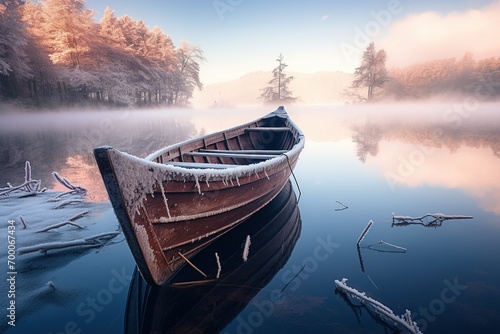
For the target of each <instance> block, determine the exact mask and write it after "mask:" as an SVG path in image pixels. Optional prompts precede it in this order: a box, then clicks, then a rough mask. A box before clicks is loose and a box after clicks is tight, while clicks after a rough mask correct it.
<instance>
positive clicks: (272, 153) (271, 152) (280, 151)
mask: <svg viewBox="0 0 500 334" xmlns="http://www.w3.org/2000/svg"><path fill="white" fill-rule="evenodd" d="M200 152H207V153H219V152H222V153H233V154H268V155H275V154H283V153H286V152H288V151H287V150H214V149H207V148H200Z"/></svg>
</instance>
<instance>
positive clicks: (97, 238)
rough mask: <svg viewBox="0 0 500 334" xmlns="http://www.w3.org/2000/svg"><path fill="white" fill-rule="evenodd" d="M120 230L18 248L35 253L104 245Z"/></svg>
mask: <svg viewBox="0 0 500 334" xmlns="http://www.w3.org/2000/svg"><path fill="white" fill-rule="evenodd" d="M118 234H120V232H106V233H101V234H97V235H94V236H91V237H88V238H85V239H76V240H72V241H63V242H48V243H43V244H38V245H33V246H27V247H21V248H19V249H18V250H17V252H18V253H19V254H20V255H21V254H26V253H33V252H37V251H41V252H44V253H45V252H47V251H49V250H53V249H61V248H68V247H81V246H86V247H98V246H102V245H104V244H105V243H106V242H107V241H109V240H111V239H113V238H114V237H116V236H117V235H118Z"/></svg>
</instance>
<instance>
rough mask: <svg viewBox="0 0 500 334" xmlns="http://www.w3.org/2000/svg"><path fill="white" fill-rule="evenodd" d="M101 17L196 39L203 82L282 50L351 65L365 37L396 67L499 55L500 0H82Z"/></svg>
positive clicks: (294, 62)
mask: <svg viewBox="0 0 500 334" xmlns="http://www.w3.org/2000/svg"><path fill="white" fill-rule="evenodd" d="M86 6H87V8H89V9H93V10H94V11H95V12H96V16H95V18H96V20H100V19H101V17H102V14H103V13H104V9H105V8H106V7H107V6H109V7H110V8H111V9H112V10H114V11H115V15H116V16H122V15H124V14H128V15H129V16H131V17H132V18H133V19H135V20H143V21H144V22H145V23H146V25H147V26H148V27H149V28H153V27H154V26H155V25H158V26H159V27H160V28H161V29H162V30H163V31H164V32H165V33H166V34H168V35H169V36H170V37H171V38H172V40H173V41H174V44H175V45H179V44H180V42H181V41H182V40H186V41H188V42H190V43H191V44H195V45H197V46H199V47H200V48H201V49H202V50H203V52H204V56H205V58H206V62H204V63H203V64H202V66H201V70H200V76H201V80H202V82H203V83H204V84H205V85H206V84H211V83H216V82H220V81H227V80H232V79H236V78H239V77H241V76H243V75H245V74H247V73H250V72H255V71H269V72H270V71H272V69H273V68H274V67H276V65H277V61H276V58H277V57H278V56H279V54H280V53H282V54H283V56H284V60H285V63H286V64H287V65H288V68H287V70H288V71H290V72H302V73H315V72H321V71H342V72H351V73H352V72H354V68H355V67H357V66H359V64H360V61H361V54H362V52H363V50H364V49H365V48H366V46H367V45H368V43H369V42H371V41H373V42H375V46H376V48H377V49H381V48H383V49H384V50H386V52H387V55H388V61H387V66H388V67H389V68H391V67H402V66H408V65H411V64H414V63H418V62H422V61H426V60H431V59H441V58H451V57H456V58H457V59H458V58H461V57H462V56H463V55H464V54H465V52H472V53H473V54H474V55H475V57H476V58H477V59H480V58H485V57H492V56H496V57H500V41H499V39H498V36H497V33H498V31H499V30H500V0H456V1H451V0H447V1H436V0H371V1H370V0H358V1H333V0H330V1H327V0H310V1H305V0H303V1H298V0H288V1H286V0H276V1H269V0H267V1H266V0H253V1H252V0H206V1H202V0H182V1H181V0H162V1H160V0H157V1H153V0H141V1H137V0H87V1H86Z"/></svg>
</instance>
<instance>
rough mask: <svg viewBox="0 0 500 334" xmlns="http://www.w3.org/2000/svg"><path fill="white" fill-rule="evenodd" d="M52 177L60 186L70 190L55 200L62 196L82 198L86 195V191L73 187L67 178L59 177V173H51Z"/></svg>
mask: <svg viewBox="0 0 500 334" xmlns="http://www.w3.org/2000/svg"><path fill="white" fill-rule="evenodd" d="M52 176H53V177H54V179H55V180H56V181H57V182H59V183H60V184H62V185H63V186H65V187H66V188H68V189H69V190H70V191H67V192H65V193H62V194H60V195H58V196H56V197H55V198H58V197H62V196H65V195H82V196H85V195H86V194H87V189H85V188H84V187H82V186H75V185H74V184H72V183H71V182H70V181H69V180H68V179H67V178H65V177H62V176H61V175H59V173H57V172H52Z"/></svg>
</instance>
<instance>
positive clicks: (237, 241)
mask: <svg viewBox="0 0 500 334" xmlns="http://www.w3.org/2000/svg"><path fill="white" fill-rule="evenodd" d="M300 232H301V219H300V212H299V207H298V205H297V198H296V196H295V192H294V191H293V188H292V185H291V183H290V181H289V182H287V183H286V185H285V187H284V188H283V190H282V191H281V192H280V193H279V194H278V196H276V197H275V198H274V199H273V200H272V201H271V202H270V203H269V204H268V205H266V206H265V207H264V208H262V209H260V210H259V211H258V212H256V213H254V214H253V215H252V216H250V217H249V218H247V219H246V220H245V221H243V222H241V223H240V224H238V225H237V226H236V227H235V228H233V229H231V230H230V231H229V232H228V233H226V234H224V235H223V236H221V237H220V238H218V239H217V240H215V241H214V242H213V243H211V244H210V245H208V246H207V247H205V248H204V249H203V250H202V251H200V252H199V253H198V254H196V256H194V257H193V258H192V262H193V263H194V264H195V265H196V266H197V267H198V268H200V269H201V270H203V272H204V273H206V274H207V276H208V277H207V278H203V277H202V276H201V275H200V273H198V272H196V271H195V270H194V269H193V268H192V267H190V266H184V267H182V268H181V269H180V270H179V271H178V272H177V273H176V274H175V276H174V277H173V278H172V280H171V282H172V284H169V285H164V286H161V287H151V286H147V285H146V283H145V282H144V280H143V279H142V278H141V277H140V275H138V274H137V272H134V275H133V278H132V281H131V282H130V286H129V293H128V298H127V307H126V311H125V330H124V333H127V334H128V333H130V334H131V333H134V334H138V333H219V332H223V329H224V328H226V326H227V325H228V324H230V323H231V322H232V321H234V319H235V318H237V317H238V316H239V315H240V313H241V312H242V311H243V310H244V309H245V308H247V306H248V305H249V304H250V306H249V307H255V306H253V305H252V303H250V302H251V301H254V298H255V297H256V295H257V294H259V293H260V292H262V289H263V288H265V287H266V286H267V285H268V283H269V282H270V281H271V280H272V279H273V278H274V277H275V276H276V274H277V273H278V272H279V271H280V270H281V269H282V268H283V267H284V266H285V265H286V263H287V261H288V260H289V257H290V255H291V253H292V251H293V249H294V247H295V244H296V242H297V240H298V238H299V236H300ZM247 236H250V238H251V245H250V249H249V254H248V258H247V261H244V260H243V259H242V252H243V250H242V247H241V245H242V243H244V242H245V239H246V238H247ZM215 253H217V254H218V255H217V256H218V257H219V260H218V261H219V263H220V269H221V270H220V271H219V267H218V265H217V263H216V258H215V255H214V254H215ZM200 280H201V281H200ZM287 285H288V284H286V283H283V284H282V285H281V287H283V289H282V290H281V292H280V291H279V290H280V289H281V287H280V288H279V289H277V290H274V291H271V290H268V292H264V296H265V297H264V298H269V299H270V300H273V301H276V303H280V304H281V303H282V302H283V300H278V299H280V296H279V295H280V294H281V293H282V292H285V293H286V292H287V291H285V290H286V287H287ZM270 297H275V298H276V299H271V298H270ZM266 304H268V305H269V304H272V302H268V303H266ZM268 305H266V307H269V306H268ZM270 307H272V308H273V309H274V307H275V305H274V304H272V305H271V306H270ZM266 315H268V316H269V314H266ZM245 332H248V333H249V332H251V331H250V330H248V331H245Z"/></svg>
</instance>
